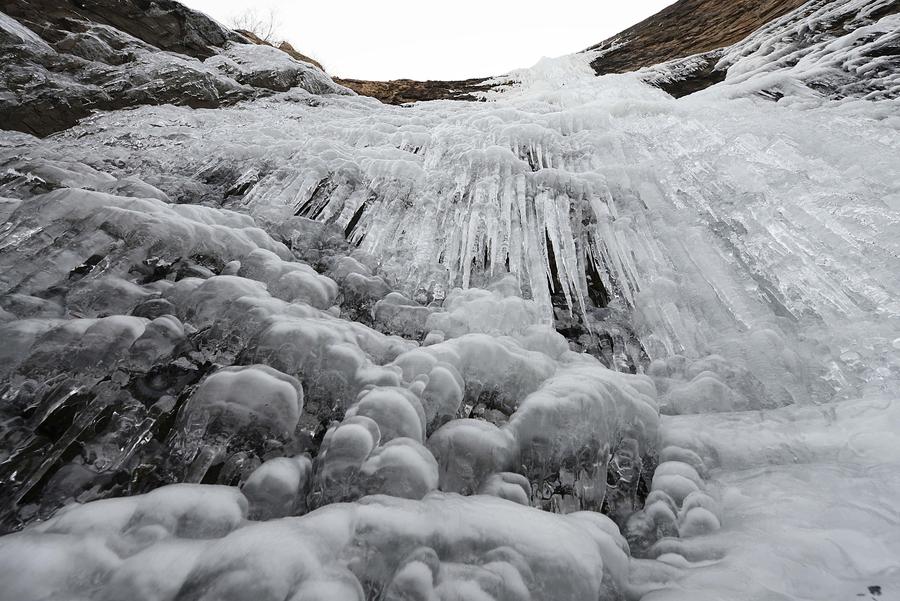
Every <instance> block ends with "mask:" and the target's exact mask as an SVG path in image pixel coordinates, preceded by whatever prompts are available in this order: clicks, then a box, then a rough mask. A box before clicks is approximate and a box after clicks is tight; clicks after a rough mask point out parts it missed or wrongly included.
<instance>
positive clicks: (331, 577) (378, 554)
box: [0, 485, 628, 601]
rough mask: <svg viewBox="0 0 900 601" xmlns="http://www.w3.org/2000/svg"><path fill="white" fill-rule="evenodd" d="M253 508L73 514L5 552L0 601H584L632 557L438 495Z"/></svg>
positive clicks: (582, 533) (172, 507)
mask: <svg viewBox="0 0 900 601" xmlns="http://www.w3.org/2000/svg"><path fill="white" fill-rule="evenodd" d="M247 507H248V504H247V501H246V499H244V497H243V496H241V494H240V493H239V492H237V491H236V490H235V489H230V488H226V487H205V486H185V485H179V486H171V487H166V488H162V489H159V490H158V491H155V492H153V493H150V494H149V495H145V496H141V497H132V498H128V499H116V500H108V501H100V502H97V503H93V504H89V505H84V506H80V507H73V508H70V509H68V510H67V511H65V512H63V513H61V514H60V515H58V516H57V517H55V518H53V519H52V520H50V521H48V522H46V523H43V524H41V525H40V526H39V527H36V528H33V529H30V530H28V531H25V532H22V533H18V534H15V535H11V536H9V537H6V538H4V539H0V556H2V557H3V558H4V562H3V563H2V565H0V575H2V578H3V582H4V591H3V598H4V599H6V598H8V599H13V598H15V599H19V601H31V600H38V599H46V598H50V597H52V596H54V595H59V594H63V595H68V596H69V597H70V598H72V597H73V596H86V597H91V598H99V599H110V600H112V599H123V598H140V599H178V600H184V601H187V600H190V599H233V600H235V601H237V600H243V599H248V598H251V597H252V598H254V599H259V600H260V601H264V600H270V599H271V600H273V601H274V600H276V599H318V600H322V601H325V600H329V601H338V600H348V601H356V600H363V599H367V598H373V597H379V596H383V597H384V598H388V599H429V598H477V599H496V600H498V601H499V600H503V599H523V600H524V599H535V600H537V599H547V600H549V599H559V600H572V601H579V600H582V599H598V598H610V597H611V596H615V595H622V594H625V593H626V592H627V590H628V583H627V581H626V580H625V577H626V575H627V563H628V556H627V547H626V544H625V542H624V540H623V539H622V538H621V536H620V535H619V534H618V532H617V529H616V527H615V525H614V524H613V523H612V522H611V521H610V520H609V519H608V518H606V517H605V516H602V515H600V514H593V513H575V514H571V515H569V516H559V515H553V514H549V513H546V512H541V511H538V510H536V509H532V508H528V507H522V506H520V505H516V504H514V503H509V502H507V501H504V500H500V499H495V498H492V497H468V498H467V497H460V496H457V495H447V494H441V493H433V494H430V495H428V496H426V497H425V498H424V499H422V500H421V501H408V500H403V499H398V498H393V497H384V496H376V497H369V498H367V499H366V500H364V501H362V502H359V503H351V504H341V505H334V506H331V507H327V508H323V509H320V510H318V511H315V512H312V513H310V514H308V515H306V516H304V517H301V518H287V519H283V520H277V521H270V522H262V523H261V522H250V521H247V520H246V513H247ZM523 524H528V527H527V528H522V525H523ZM87 532H90V533H91V536H90V538H87V539H86V538H84V534H85V533H87ZM69 552H77V554H78V557H77V561H74V562H71V563H70V562H66V561H64V560H63V557H66V556H67V554H68V553H69ZM34 553H40V554H42V555H43V556H44V557H45V561H43V562H41V563H40V564H38V563H36V562H33V561H30V560H29V559H28V556H29V555H31V554H34ZM37 579H39V580H40V585H39V586H38V587H35V586H34V584H35V582H36V580H37Z"/></svg>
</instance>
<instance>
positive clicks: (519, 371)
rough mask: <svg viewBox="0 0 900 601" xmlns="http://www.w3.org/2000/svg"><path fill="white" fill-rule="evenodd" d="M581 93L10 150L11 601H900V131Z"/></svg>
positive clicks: (224, 118)
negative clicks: (584, 339)
mask: <svg viewBox="0 0 900 601" xmlns="http://www.w3.org/2000/svg"><path fill="white" fill-rule="evenodd" d="M840 4H841V6H845V5H847V6H849V5H851V4H853V3H852V2H845V3H840ZM857 4H859V5H863V6H864V5H866V3H858V2H857V3H856V4H853V5H854V6H855V5H857ZM869 4H873V5H874V4H876V3H869ZM885 18H890V16H888V17H885ZM787 21H788V22H792V21H791V20H790V19H787ZM891 22H892V21H891ZM889 23H890V22H888V24H889ZM882 25H884V24H882ZM778 31H781V30H778ZM771 35H775V34H771ZM788 37H789V36H788ZM779 39H781V40H782V42H783V39H786V38H779ZM779 43H781V42H779ZM776 45H777V44H776ZM781 54H783V53H779V56H780V55H781ZM589 60H590V57H589V56H587V55H580V56H574V57H566V58H563V59H558V60H546V61H542V62H541V63H540V64H538V65H537V66H535V67H534V68H532V69H529V70H523V71H520V72H516V73H513V74H511V75H510V76H509V78H508V79H506V80H504V81H505V83H506V84H507V85H506V88H505V89H504V91H502V92H497V93H492V95H491V96H490V97H489V98H488V102H485V103H474V104H468V103H455V102H436V103H426V104H419V105H414V106H411V107H390V106H383V105H380V104H378V103H377V102H375V101H373V100H371V99H366V98H360V97H346V96H341V97H338V96H316V95H313V94H309V93H306V92H303V91H296V90H294V91H291V92H287V93H285V94H281V95H278V96H274V97H271V98H267V99H260V100H256V101H254V102H250V103H245V104H243V105H240V106H236V107H232V108H227V109H219V110H190V109H186V108H177V107H171V106H164V107H152V108H151V107H144V108H139V109H135V110H132V111H127V112H125V111H122V112H115V113H109V114H105V115H98V116H95V117H92V118H90V119H88V120H86V121H85V122H83V123H82V124H81V125H79V126H77V127H76V128H73V129H72V130H69V131H66V132H63V133H61V134H59V135H57V136H54V137H52V138H49V139H47V140H43V141H41V140H37V139H35V138H31V137H29V136H25V135H20V134H11V133H9V134H4V135H3V136H2V138H0V140H2V143H0V174H2V176H0V197H2V198H3V202H2V204H0V211H2V213H3V215H4V217H5V218H6V219H5V225H4V226H3V229H2V231H0V268H2V274H3V275H2V280H0V281H2V286H3V292H4V294H3V296H2V297H0V307H2V311H3V312H2V314H0V315H2V320H3V324H2V326H0V329H2V336H0V339H2V340H4V342H5V344H4V347H3V349H0V356H2V364H0V368H2V378H3V385H4V386H5V388H4V391H3V392H4V397H3V403H4V404H3V406H2V409H0V411H2V422H0V423H2V436H3V441H4V444H3V453H4V455H3V456H2V463H0V478H2V482H3V484H4V488H5V489H6V490H9V491H10V492H9V493H4V496H5V497H7V495H8V498H7V499H6V501H7V503H6V504H5V505H4V507H3V512H4V513H3V520H4V527H5V529H9V530H19V529H20V528H22V527H23V526H25V527H24V529H21V530H20V531H18V532H15V533H12V534H10V535H8V536H6V537H4V538H0V581H2V582H3V584H4V586H3V587H2V589H0V598H3V599H6V598H9V599H15V600H17V601H21V600H23V599H60V598H66V599H69V598H98V599H121V598H134V599H184V600H186V599H247V598H256V599H261V600H262V599H273V600H274V599H278V600H282V599H294V600H298V601H299V600H300V599H306V600H308V599H363V598H385V599H497V600H500V599H516V600H519V599H523V600H524V599H573V600H581V599H597V598H604V599H605V598H639V597H641V596H645V595H646V597H647V598H648V599H705V598H708V599H773V598H776V599H804V598H815V599H835V600H837V599H847V598H856V597H857V596H858V595H860V594H863V595H874V594H875V593H873V592H872V591H880V592H882V593H883V594H884V596H885V598H890V595H897V594H898V591H900V577H898V574H900V565H898V560H897V557H898V556H900V549H898V548H897V543H896V541H897V540H900V538H898V535H900V532H898V523H900V516H898V515H897V510H896V508H895V507H894V506H893V500H894V499H896V496H897V493H898V492H900V491H898V490H897V486H896V483H897V482H898V477H900V474H898V471H900V457H898V449H900V441H898V440H897V434H896V433H897V432H898V431H900V414H898V409H897V403H896V391H897V389H898V388H897V385H898V383H900V304H898V300H897V299H898V298H900V294H898V293H900V279H898V278H900V259H898V250H900V249H898V242H897V241H898V240H900V226H898V210H900V181H898V178H897V174H898V173H900V159H898V156H900V153H898V152H897V150H898V148H900V131H898V130H900V119H898V117H897V114H898V112H897V109H898V105H897V103H896V101H892V100H877V101H872V100H869V101H861V100H844V101H841V102H833V101H831V100H828V99H827V98H821V97H815V96H810V95H807V94H803V95H802V100H803V101H802V102H787V103H782V102H779V103H777V104H775V103H770V102H768V101H765V100H763V99H761V98H759V97H755V96H753V95H752V94H750V95H749V96H746V97H744V96H742V95H741V94H738V93H736V92H734V90H733V89H732V88H730V87H727V86H723V87H722V88H712V89H710V90H708V91H707V92H705V93H703V94H699V95H696V96H693V97H688V98H685V99H682V100H679V101H675V100H673V99H671V98H669V97H668V96H666V95H665V94H663V93H662V92H660V91H658V90H655V89H653V88H651V87H649V86H646V85H644V84H643V83H641V82H640V81H639V80H638V78H637V77H636V76H615V77H603V78H596V77H594V76H593V74H592V72H591V70H590V68H589V67H588V62H589ZM738 64H740V63H738ZM736 74H737V71H736ZM785 77H788V78H790V77H795V80H796V81H800V78H798V77H797V76H791V75H785ZM724 88H727V89H724ZM785 89H786V90H787V91H788V92H790V90H792V89H793V90H795V91H796V89H798V88H797V87H796V86H795V87H793V88H792V87H791V86H787V87H786V88H785ZM750 92H751V91H749V90H748V94H749V93H750ZM548 280H550V284H549V285H548ZM554 288H555V289H554ZM569 308H570V309H571V310H572V311H573V313H574V316H569V315H568V312H569ZM566 320H569V321H566ZM578 320H580V322H579V323H581V324H582V325H584V326H585V327H584V328H583V331H584V332H588V334H584V335H585V336H590V335H593V336H598V337H600V336H603V335H609V336H610V338H612V339H613V341H612V347H613V349H614V351H615V352H614V353H613V354H612V355H611V356H601V357H600V358H601V359H603V362H601V361H600V360H599V359H598V358H595V357H594V356H592V355H591V354H588V353H582V352H576V350H573V347H574V344H575V342H574V341H573V339H572V337H571V336H570V338H569V340H567V339H566V338H565V337H563V336H562V335H561V334H560V333H558V332H556V331H554V329H553V328H552V327H551V326H556V327H557V328H560V331H563V328H562V327H560V324H562V323H565V324H567V325H566V327H569V326H570V325H571V324H572V323H573V322H575V321H578ZM623 323H625V324H627V328H625V327H623V326H622V324H623ZM579 331H582V330H579ZM623 331H624V333H622V332H623ZM610 333H613V334H615V335H613V334H610ZM577 350H580V349H577ZM604 363H605V364H604ZM631 371H634V372H637V373H630V372H631ZM660 412H661V413H662V414H663V415H661V416H660ZM172 483H179V484H174V485H171V486H164V485H166V484H172ZM111 497H123V498H111ZM73 501H74V502H78V503H83V504H80V505H78V504H75V505H72V504H71V503H72V502H73ZM87 501H94V502H93V503H86V502H87ZM64 504H69V506H68V507H66V508H65V509H62V510H60V511H56V510H57V509H58V508H59V507H60V506H62V505H64ZM54 512H55V513H54ZM601 512H602V513H601ZM604 513H605V514H606V515H603V514H604ZM51 516H52V517H51Z"/></svg>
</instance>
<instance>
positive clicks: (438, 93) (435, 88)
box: [334, 77, 491, 104]
mask: <svg viewBox="0 0 900 601" xmlns="http://www.w3.org/2000/svg"><path fill="white" fill-rule="evenodd" d="M334 81H335V82H336V83H339V84H340V85H342V86H346V87H348V88H350V89H351V90H353V91H354V92H356V93H357V94H361V95H363V96H371V97H372V98H377V99H378V100H380V101H381V102H384V103H385V104H406V103H407V102H418V101H420V100H478V98H477V97H476V96H474V95H473V93H474V92H479V91H485V90H489V89H490V88H491V86H489V85H487V84H486V83H485V82H486V81H487V78H484V77H482V78H475V79H464V80H457V81H414V80H412V79H395V80H393V81H365V80H360V79H339V78H335V79H334Z"/></svg>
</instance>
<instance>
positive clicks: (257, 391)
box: [184, 365, 303, 438]
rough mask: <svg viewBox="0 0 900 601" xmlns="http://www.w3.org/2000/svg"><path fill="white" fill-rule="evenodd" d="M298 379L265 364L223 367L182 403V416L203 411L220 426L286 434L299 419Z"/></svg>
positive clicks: (299, 395)
mask: <svg viewBox="0 0 900 601" xmlns="http://www.w3.org/2000/svg"><path fill="white" fill-rule="evenodd" d="M302 410H303V389H302V388H301V387H300V382H298V381H297V380H296V379H295V378H292V377H291V376H287V375H285V374H283V373H281V372H279V371H277V370H275V369H272V368H271V367H269V366H267V365H256V366H251V367H226V368H225V369H222V370H219V371H217V372H216V373H214V374H213V375H211V376H209V377H208V378H207V379H206V380H205V381H204V382H203V383H202V384H200V386H199V388H197V391H196V392H195V393H194V394H193V395H192V396H191V398H190V400H189V401H188V403H187V404H186V405H185V408H184V412H185V419H192V418H193V416H194V415H195V414H197V413H204V414H206V416H208V419H209V420H210V421H213V422H221V423H222V426H221V427H222V428H224V429H228V430H231V429H234V430H239V429H243V428H248V427H250V428H261V429H263V430H265V431H266V432H267V433H269V434H270V435H271V436H280V437H285V438H286V437H288V436H290V435H291V434H292V433H293V430H294V428H296V427H297V423H298V422H299V421H300V412H301V411H302Z"/></svg>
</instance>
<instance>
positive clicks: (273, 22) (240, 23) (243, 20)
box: [230, 8, 280, 46]
mask: <svg viewBox="0 0 900 601" xmlns="http://www.w3.org/2000/svg"><path fill="white" fill-rule="evenodd" d="M230 25H231V27H232V28H233V29H239V30H243V31H249V32H250V33H252V34H253V35H255V36H256V37H258V38H259V39H261V40H262V41H264V42H266V43H269V44H272V45H273V46H277V45H278V41H279V40H278V28H279V26H280V20H279V19H278V15H277V14H276V12H275V10H273V9H271V8H270V9H269V10H268V11H266V12H265V13H260V12H258V11H257V10H256V9H255V8H248V9H247V10H246V11H244V12H243V13H241V14H239V15H236V16H234V17H232V18H231V22H230Z"/></svg>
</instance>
